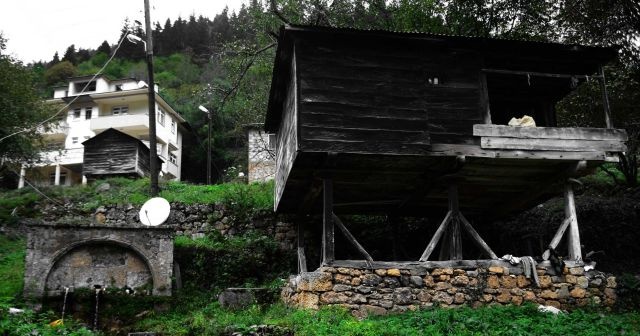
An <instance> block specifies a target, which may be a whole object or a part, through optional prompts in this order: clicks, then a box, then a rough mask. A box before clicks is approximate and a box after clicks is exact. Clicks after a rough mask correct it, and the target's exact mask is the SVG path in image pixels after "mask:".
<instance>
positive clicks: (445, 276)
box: [438, 274, 451, 281]
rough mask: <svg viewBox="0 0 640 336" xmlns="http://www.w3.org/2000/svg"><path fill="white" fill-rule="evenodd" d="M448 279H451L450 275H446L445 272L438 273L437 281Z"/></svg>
mask: <svg viewBox="0 0 640 336" xmlns="http://www.w3.org/2000/svg"><path fill="white" fill-rule="evenodd" d="M449 279H451V276H450V275H447V274H441V275H438V281H449Z"/></svg>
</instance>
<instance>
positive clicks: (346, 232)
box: [333, 214, 373, 265]
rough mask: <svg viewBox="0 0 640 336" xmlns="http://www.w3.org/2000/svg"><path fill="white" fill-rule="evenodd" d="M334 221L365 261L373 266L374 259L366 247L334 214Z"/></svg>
mask: <svg viewBox="0 0 640 336" xmlns="http://www.w3.org/2000/svg"><path fill="white" fill-rule="evenodd" d="M333 221H334V223H336V224H337V225H338V228H339V229H340V231H342V233H343V234H344V236H345V238H347V240H348V241H349V242H350V243H351V244H352V245H353V246H354V247H355V248H356V249H357V250H358V252H360V254H362V256H363V257H364V259H365V260H367V261H368V262H369V263H370V264H371V265H373V258H371V255H369V253H367V250H365V249H364V247H362V245H360V243H358V241H357V240H356V237H354V236H353V235H352V234H351V232H349V230H348V229H347V227H346V226H344V223H342V220H340V218H338V216H336V214H333Z"/></svg>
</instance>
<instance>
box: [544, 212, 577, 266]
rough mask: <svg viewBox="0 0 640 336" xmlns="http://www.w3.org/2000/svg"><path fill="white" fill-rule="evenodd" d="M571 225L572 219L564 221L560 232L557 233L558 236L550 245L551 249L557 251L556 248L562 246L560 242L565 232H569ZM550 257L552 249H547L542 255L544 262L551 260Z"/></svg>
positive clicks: (559, 229) (554, 237)
mask: <svg viewBox="0 0 640 336" xmlns="http://www.w3.org/2000/svg"><path fill="white" fill-rule="evenodd" d="M570 223H571V218H565V219H564V221H563V222H562V224H561V225H560V227H559V228H558V231H556V234H555V235H554V236H553V239H551V243H549V247H550V248H552V249H555V248H556V247H558V244H560V240H562V236H564V232H565V231H566V230H567V228H568V227H569V224H570ZM549 256H551V251H550V249H546V250H545V251H544V253H542V260H549Z"/></svg>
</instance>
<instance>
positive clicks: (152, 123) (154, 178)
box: [144, 0, 159, 197]
mask: <svg viewBox="0 0 640 336" xmlns="http://www.w3.org/2000/svg"><path fill="white" fill-rule="evenodd" d="M144 23H145V26H146V31H147V50H146V51H147V72H148V73H149V83H148V84H149V161H150V162H149V170H150V171H151V196H152V197H155V196H158V170H159V169H158V151H157V142H156V91H155V87H156V85H155V82H154V80H153V38H152V37H151V14H150V13H149V0H144Z"/></svg>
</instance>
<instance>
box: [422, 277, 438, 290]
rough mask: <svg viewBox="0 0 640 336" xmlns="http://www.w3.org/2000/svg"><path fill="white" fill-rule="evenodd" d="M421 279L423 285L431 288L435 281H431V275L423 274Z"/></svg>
mask: <svg viewBox="0 0 640 336" xmlns="http://www.w3.org/2000/svg"><path fill="white" fill-rule="evenodd" d="M423 281H424V285H425V286H426V287H429V288H433V286H435V285H436V284H435V282H434V281H433V277H432V276H430V275H427V276H425V277H424V279H423Z"/></svg>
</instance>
